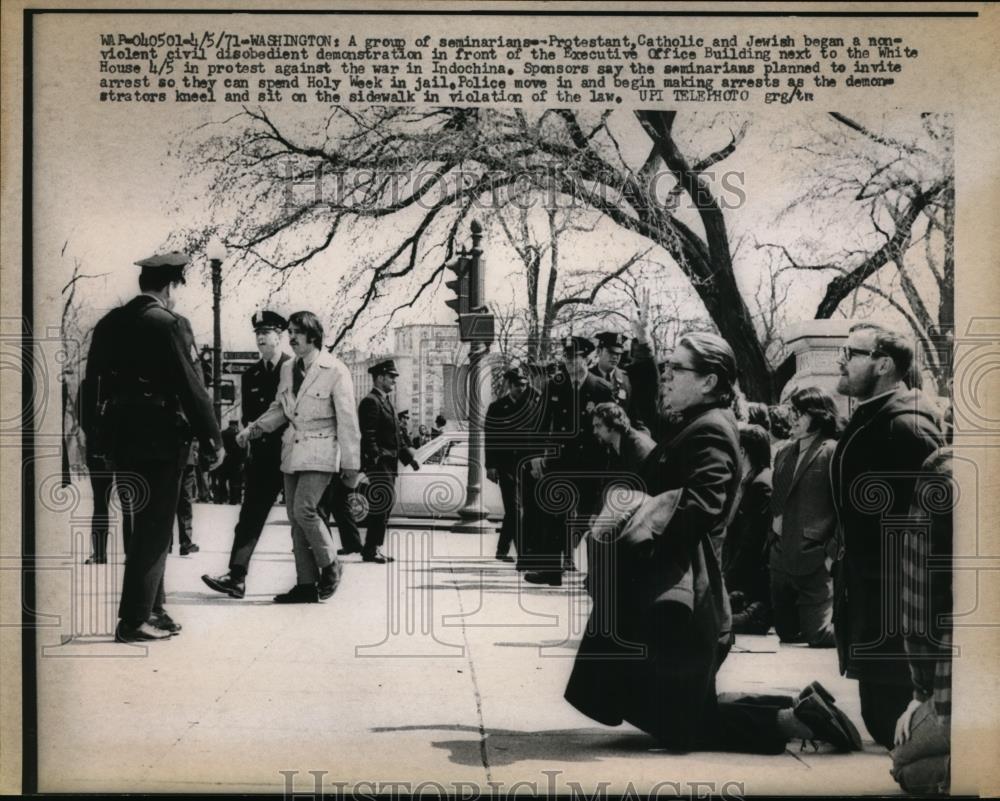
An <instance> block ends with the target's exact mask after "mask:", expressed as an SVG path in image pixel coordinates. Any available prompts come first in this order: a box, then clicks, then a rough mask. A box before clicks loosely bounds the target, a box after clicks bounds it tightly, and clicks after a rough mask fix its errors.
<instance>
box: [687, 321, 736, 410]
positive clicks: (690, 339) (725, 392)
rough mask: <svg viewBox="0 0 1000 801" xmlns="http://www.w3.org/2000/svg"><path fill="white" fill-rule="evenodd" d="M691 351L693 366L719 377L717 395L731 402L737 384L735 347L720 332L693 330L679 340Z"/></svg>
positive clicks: (702, 372) (700, 371) (720, 398)
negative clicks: (730, 345)
mask: <svg viewBox="0 0 1000 801" xmlns="http://www.w3.org/2000/svg"><path fill="white" fill-rule="evenodd" d="M677 344H678V345H682V346H683V347H685V348H687V349H688V350H689V351H691V354H692V356H693V357H694V358H693V359H692V365H691V366H692V367H694V369H695V370H696V371H697V372H699V373H701V374H703V375H714V376H716V378H717V383H716V385H715V397H716V398H718V399H719V400H720V401H723V402H726V403H730V402H732V400H733V397H734V389H733V388H734V386H735V385H736V356H735V355H734V354H733V349H732V348H731V347H729V343H728V342H726V340H724V339H723V338H722V337H720V336H719V335H718V334H710V333H708V332H707V331H691V332H689V333H687V334H684V335H682V336H681V338H680V339H679V340H678V342H677Z"/></svg>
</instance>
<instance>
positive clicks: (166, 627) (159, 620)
mask: <svg viewBox="0 0 1000 801" xmlns="http://www.w3.org/2000/svg"><path fill="white" fill-rule="evenodd" d="M146 622H147V623H149V625H150V626H152V627H153V628H155V629H160V630H161V631H168V632H170V633H171V634H179V633H180V630H181V629H182V628H184V627H183V626H182V625H181V624H180V623H178V622H177V621H176V620H174V619H173V618H172V617H170V615H168V614H167V613H166V612H159V613H157V612H153V614H152V616H151V617H150V618H149V620H147V621H146Z"/></svg>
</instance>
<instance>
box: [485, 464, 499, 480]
mask: <svg viewBox="0 0 1000 801" xmlns="http://www.w3.org/2000/svg"><path fill="white" fill-rule="evenodd" d="M486 477H487V478H488V479H489V480H490V481H492V482H493V483H494V484H499V483H500V471H499V470H497V469H496V468H495V467H488V468H486Z"/></svg>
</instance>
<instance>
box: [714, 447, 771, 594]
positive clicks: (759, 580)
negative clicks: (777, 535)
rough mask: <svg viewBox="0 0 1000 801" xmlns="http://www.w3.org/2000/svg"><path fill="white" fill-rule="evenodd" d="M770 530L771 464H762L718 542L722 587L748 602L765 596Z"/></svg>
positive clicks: (766, 590)
mask: <svg viewBox="0 0 1000 801" xmlns="http://www.w3.org/2000/svg"><path fill="white" fill-rule="evenodd" d="M770 533H771V468H770V467H765V468H764V469H763V470H761V471H760V472H759V473H758V474H757V475H756V476H754V477H753V478H752V479H751V480H750V482H749V483H748V484H747V485H746V487H745V488H744V490H743V494H742V495H741V497H740V500H739V506H738V507H737V509H736V514H735V515H734V516H733V520H732V522H731V523H730V524H729V526H728V527H727V528H726V536H725V540H724V542H723V545H722V574H723V576H724V578H725V580H726V589H727V590H729V591H730V592H734V591H736V590H738V591H740V592H742V593H744V594H745V595H746V596H747V600H748V602H752V601H763V602H768V600H769V589H768V582H767V553H766V548H767V541H768V538H769V536H770Z"/></svg>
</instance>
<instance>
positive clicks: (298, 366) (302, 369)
mask: <svg viewBox="0 0 1000 801" xmlns="http://www.w3.org/2000/svg"><path fill="white" fill-rule="evenodd" d="M305 377H306V365H305V362H303V361H302V359H296V360H295V369H294V370H292V394H293V395H298V394H299V389H301V387H302V379H303V378H305Z"/></svg>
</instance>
